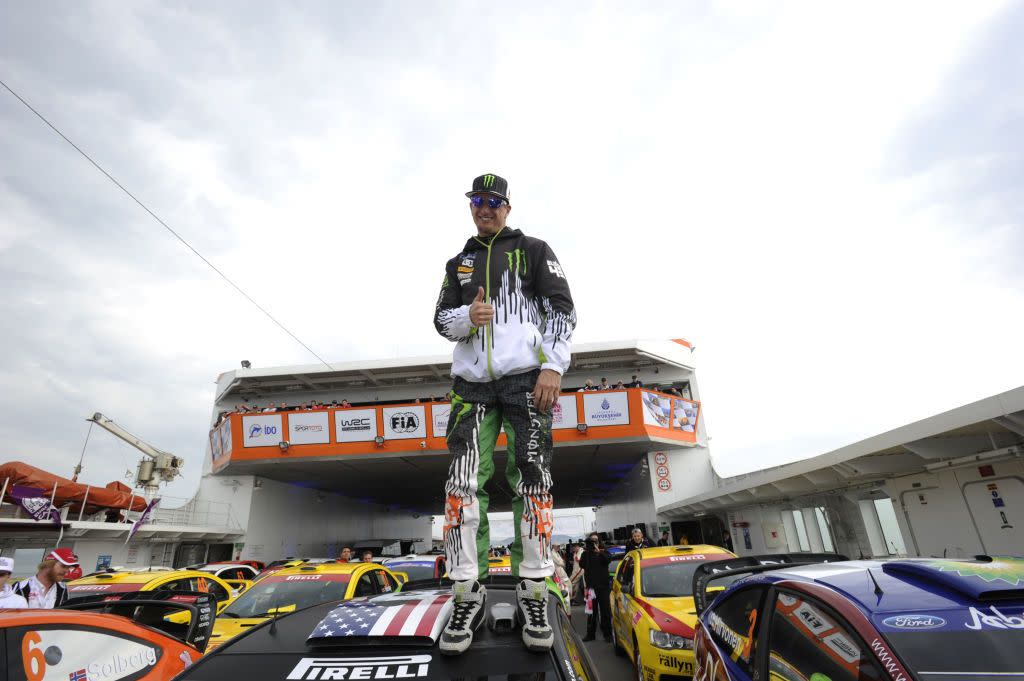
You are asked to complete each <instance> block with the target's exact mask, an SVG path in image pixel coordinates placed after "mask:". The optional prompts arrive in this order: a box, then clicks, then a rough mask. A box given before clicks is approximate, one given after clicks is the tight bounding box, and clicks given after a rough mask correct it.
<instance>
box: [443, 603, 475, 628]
mask: <svg viewBox="0 0 1024 681" xmlns="http://www.w3.org/2000/svg"><path fill="white" fill-rule="evenodd" d="M475 607H476V603H475V602H473V601H460V602H458V603H456V604H455V609H454V611H453V612H452V618H451V619H450V620H449V621H448V626H449V628H451V629H465V628H466V626H467V624H468V620H469V616H470V615H471V614H472V613H473V609H474V608H475Z"/></svg>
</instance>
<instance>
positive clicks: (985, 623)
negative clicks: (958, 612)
mask: <svg viewBox="0 0 1024 681" xmlns="http://www.w3.org/2000/svg"><path fill="white" fill-rule="evenodd" d="M1004 610H1006V608H1005V607H1004V608H1003V610H1000V609H999V608H997V607H996V606H994V605H993V606H990V607H989V609H988V610H987V611H985V610H978V609H977V608H975V607H974V606H971V607H970V608H969V609H968V610H967V613H968V614H969V615H970V617H971V621H970V622H967V623H965V626H966V627H967V628H968V629H974V630H975V631H977V630H979V629H984V628H986V627H989V628H992V629H1024V612H1018V613H1016V614H1012V613H1008V612H1004Z"/></svg>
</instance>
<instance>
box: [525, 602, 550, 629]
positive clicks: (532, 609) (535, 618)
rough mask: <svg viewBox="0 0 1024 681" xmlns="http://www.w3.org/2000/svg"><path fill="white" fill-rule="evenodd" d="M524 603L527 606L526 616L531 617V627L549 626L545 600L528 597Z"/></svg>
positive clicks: (542, 627)
mask: <svg viewBox="0 0 1024 681" xmlns="http://www.w3.org/2000/svg"><path fill="white" fill-rule="evenodd" d="M523 604H524V605H525V606H526V616H527V617H529V619H530V626H531V627H539V628H541V629H544V628H546V627H547V626H548V619H547V610H546V608H545V607H544V601H541V600H537V599H535V598H527V599H524V601H523Z"/></svg>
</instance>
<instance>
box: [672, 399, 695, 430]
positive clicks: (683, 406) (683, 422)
mask: <svg viewBox="0 0 1024 681" xmlns="http://www.w3.org/2000/svg"><path fill="white" fill-rule="evenodd" d="M672 401H673V402H674V403H675V415H674V417H673V418H672V427H673V428H678V429H679V430H682V431H685V432H687V433H692V432H694V431H695V430H696V429H697V405H696V404H694V403H693V402H687V401H686V400H672Z"/></svg>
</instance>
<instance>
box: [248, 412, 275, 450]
mask: <svg viewBox="0 0 1024 681" xmlns="http://www.w3.org/2000/svg"><path fill="white" fill-rule="evenodd" d="M242 428H244V429H245V439H244V440H243V441H242V446H243V447H276V446H277V445H278V443H279V442H281V441H282V440H284V439H285V438H284V429H283V428H282V427H281V415H280V414H256V415H254V416H243V417H242Z"/></svg>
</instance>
